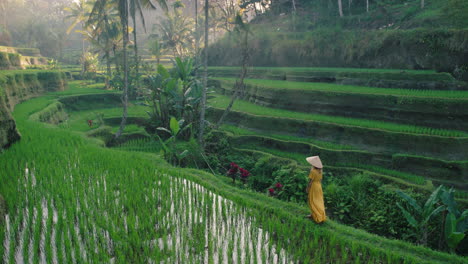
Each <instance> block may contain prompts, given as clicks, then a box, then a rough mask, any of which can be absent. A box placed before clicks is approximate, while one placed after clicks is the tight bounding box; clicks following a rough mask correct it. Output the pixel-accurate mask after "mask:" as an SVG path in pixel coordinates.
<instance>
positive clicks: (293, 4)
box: [292, 0, 296, 12]
mask: <svg viewBox="0 0 468 264" xmlns="http://www.w3.org/2000/svg"><path fill="white" fill-rule="evenodd" d="M292 6H293V11H294V12H296V1H295V0H292Z"/></svg>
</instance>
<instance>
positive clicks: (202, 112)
mask: <svg viewBox="0 0 468 264" xmlns="http://www.w3.org/2000/svg"><path fill="white" fill-rule="evenodd" d="M208 8H209V6H208V0H205V53H204V54H203V55H204V58H203V67H204V69H203V90H202V100H201V110H200V130H199V131H198V143H199V144H200V146H201V147H202V149H204V143H203V134H204V132H205V109H206V92H207V88H208V87H207V86H208V16H209V13H208Z"/></svg>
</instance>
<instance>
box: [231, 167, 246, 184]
mask: <svg viewBox="0 0 468 264" xmlns="http://www.w3.org/2000/svg"><path fill="white" fill-rule="evenodd" d="M227 175H228V176H229V177H231V178H232V182H233V183H235V182H236V178H237V177H240V179H241V181H242V183H244V184H245V183H247V178H248V177H249V176H250V172H249V171H248V170H246V169H244V168H241V167H239V165H237V164H236V163H234V162H231V164H229V170H228V171H227Z"/></svg>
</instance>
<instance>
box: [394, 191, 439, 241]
mask: <svg viewBox="0 0 468 264" xmlns="http://www.w3.org/2000/svg"><path fill="white" fill-rule="evenodd" d="M441 191H442V186H439V187H438V188H437V189H436V190H435V191H434V192H433V193H432V194H431V195H430V196H429V198H428V199H427V201H426V202H425V203H424V205H419V204H418V202H417V201H416V200H415V199H413V198H412V197H411V196H409V195H408V194H406V193H404V192H402V191H401V190H397V191H396V193H397V194H398V195H399V196H400V197H401V198H403V199H404V200H405V201H406V204H407V206H406V208H405V207H403V206H402V205H401V204H400V203H397V206H398V207H399V208H400V209H401V212H402V213H403V216H404V217H405V218H406V221H407V222H408V223H409V225H410V226H411V227H412V228H413V229H414V232H415V233H414V235H415V236H416V238H417V240H418V243H419V244H421V245H427V237H428V233H429V230H428V229H429V221H430V220H431V219H432V218H433V217H434V216H436V215H438V214H439V213H440V212H442V211H444V210H445V206H444V205H440V206H437V203H438V202H439V201H440V196H441Z"/></svg>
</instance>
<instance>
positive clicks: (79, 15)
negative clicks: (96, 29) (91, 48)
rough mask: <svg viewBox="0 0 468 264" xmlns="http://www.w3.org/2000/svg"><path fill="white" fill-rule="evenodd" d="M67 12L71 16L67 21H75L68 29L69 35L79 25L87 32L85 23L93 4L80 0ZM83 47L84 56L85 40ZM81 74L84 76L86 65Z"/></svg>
mask: <svg viewBox="0 0 468 264" xmlns="http://www.w3.org/2000/svg"><path fill="white" fill-rule="evenodd" d="M64 9H65V11H67V12H69V13H70V14H69V15H68V16H66V17H65V18H67V19H73V22H72V24H71V25H70V26H69V27H68V28H67V35H68V34H70V32H71V31H72V30H73V29H74V28H75V27H76V26H77V25H78V24H81V28H82V30H85V28H86V25H85V21H86V20H87V19H88V16H89V12H90V11H91V3H90V2H87V1H86V0H79V1H78V2H73V4H72V5H71V6H70V7H66V8H64ZM81 47H82V51H81V52H82V56H84V54H85V39H84V38H83V40H82V42H81ZM81 74H84V65H83V67H82V70H81Z"/></svg>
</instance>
